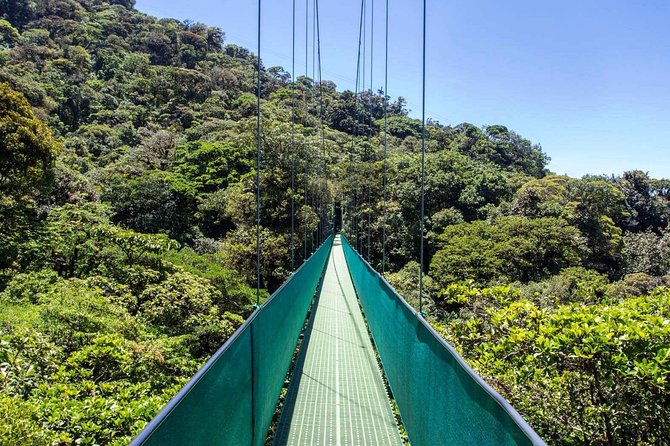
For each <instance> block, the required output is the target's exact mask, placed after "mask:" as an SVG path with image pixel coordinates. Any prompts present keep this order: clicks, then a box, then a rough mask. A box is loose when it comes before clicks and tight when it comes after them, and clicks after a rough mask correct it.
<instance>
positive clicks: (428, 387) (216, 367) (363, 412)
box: [131, 0, 544, 446]
mask: <svg viewBox="0 0 670 446" xmlns="http://www.w3.org/2000/svg"><path fill="white" fill-rule="evenodd" d="M309 2H310V0H306V19H305V26H306V28H305V38H306V41H307V38H308V35H309V27H308V20H309V14H307V11H308V8H309ZM313 2H314V3H313V5H314V7H313V14H314V23H313V32H314V44H313V50H314V53H315V54H314V56H313V71H314V67H315V66H317V62H316V57H317V54H318V84H319V85H321V48H320V37H319V34H320V30H319V14H318V4H319V1H318V0H313ZM295 5H296V3H295V0H293V66H292V69H293V73H295V29H296V7H295ZM258 6H259V7H258V57H259V60H260V50H261V47H260V42H261V1H260V0H259V2H258ZM423 7H424V10H423V29H424V33H423V34H424V36H423V60H424V64H423V73H424V74H423V116H422V120H423V138H422V172H421V190H422V192H421V202H420V209H421V213H420V215H421V224H420V231H421V232H420V233H421V234H423V233H424V230H423V221H424V215H423V208H424V179H425V173H424V172H425V170H424V161H423V160H424V156H425V137H426V135H425V59H426V55H425V47H426V45H425V26H426V25H425V24H426V1H425V0H424V2H423ZM366 8H367V5H366V0H362V1H361V16H360V32H359V51H358V67H357V76H356V98H357V100H358V97H359V85H360V84H359V82H360V80H361V78H360V75H361V60H363V61H364V60H365V56H363V59H361V43H362V42H363V43H364V42H365V40H366V39H365V34H364V33H365V23H366V20H365V19H366V14H367V12H366V11H367V9H366ZM372 14H374V0H372ZM372 23H374V21H373V22H372ZM372 47H373V45H372V43H371V48H372ZM307 48H308V46H307V44H306V46H305V57H306V59H307V55H308V54H307ZM363 49H365V46H363ZM386 60H387V63H386V69H385V71H386V73H385V87H384V88H385V92H386V91H387V90H388V0H387V1H386ZM371 61H372V58H371ZM370 65H372V62H371V63H370ZM370 70H371V71H370V72H371V73H372V67H370ZM364 72H365V65H364V64H363V73H364ZM305 73H307V66H306V67H305ZM292 76H293V79H292V86H293V87H292V104H293V109H294V112H293V116H292V123H293V128H295V122H296V117H295V106H296V104H295V74H293V75H292ZM313 77H314V75H313ZM371 77H372V74H371V75H370V78H371ZM363 79H364V76H363ZM257 83H258V85H257V87H258V88H257V90H258V102H257V106H258V123H257V125H258V134H257V136H258V138H257V169H256V173H257V177H256V181H257V183H256V199H257V206H256V217H257V228H258V230H257V240H256V247H257V251H256V266H257V277H258V283H257V290H258V293H257V302H256V309H255V311H254V312H253V313H252V314H251V315H250V317H249V318H248V319H247V320H246V322H245V323H244V324H243V325H242V326H241V327H240V328H239V329H238V330H237V331H236V332H235V334H234V335H233V336H232V337H231V338H230V339H229V340H228V341H227V342H226V343H225V344H224V345H223V346H222V347H221V348H220V349H219V350H218V351H217V352H216V353H215V354H214V355H213V356H212V358H211V359H210V360H209V361H208V362H207V363H206V364H205V365H204V366H203V367H202V368H201V369H200V370H199V371H198V373H197V374H196V375H195V376H194V377H193V378H192V379H191V380H190V381H189V382H188V384H187V385H186V386H184V388H183V389H181V391H180V392H179V393H178V394H177V395H176V396H175V397H174V398H173V399H172V400H171V401H170V402H169V403H168V405H167V406H166V407H165V408H164V409H163V410H162V411H161V412H160V413H159V414H158V416H156V417H155V418H154V419H153V420H152V421H151V422H150V423H149V424H148V425H147V426H146V427H145V429H144V430H143V431H142V432H141V433H140V434H139V435H138V436H137V437H136V438H135V439H134V440H133V442H132V443H131V446H153V445H156V446H157V445H197V446H199V445H231V446H232V445H235V446H237V445H252V446H260V445H268V444H273V445H277V446H281V445H335V446H341V445H366V446H367V445H370V446H373V445H403V444H406V443H410V444H412V445H414V446H417V445H418V446H424V445H425V446H435V445H544V442H543V440H542V439H541V438H540V437H539V436H538V435H537V434H536V433H535V432H534V431H533V429H532V428H531V427H530V426H529V425H528V424H527V423H526V422H525V421H524V420H523V418H522V417H521V416H520V415H519V414H518V413H517V412H516V410H515V409H514V408H513V407H512V406H511V405H510V404H509V403H508V402H507V401H505V399H504V398H502V397H501V396H500V395H499V394H498V393H497V392H496V391H495V390H494V389H492V388H491V387H490V386H489V385H488V384H487V383H486V382H485V381H484V380H483V379H482V378H481V377H479V376H478V375H477V374H476V373H475V372H474V371H473V370H472V369H471V368H470V367H469V366H468V365H467V364H466V363H465V361H464V360H463V359H462V358H461V357H460V356H459V355H458V354H457V353H456V351H455V350H454V349H453V347H451V346H450V345H449V344H448V343H447V342H446V341H444V339H442V338H441V337H440V336H439V334H438V333H437V332H435V330H434V329H433V328H432V327H431V326H430V324H429V323H427V322H426V320H425V319H424V316H423V314H422V312H421V309H422V297H423V280H422V279H423V270H424V268H423V267H424V259H423V257H424V256H423V241H424V240H423V239H424V237H423V236H421V237H420V240H421V249H420V261H421V262H420V263H421V271H422V273H421V274H420V280H419V283H418V289H419V309H418V310H416V309H414V308H413V307H412V306H410V305H409V304H408V303H407V302H406V301H405V300H404V299H403V298H402V296H400V295H399V294H398V293H397V292H396V291H395V290H394V289H393V287H391V285H389V283H388V282H387V281H386V280H385V279H384V277H383V272H384V265H385V257H386V232H385V227H384V232H383V239H384V240H382V246H383V254H382V262H381V265H382V274H379V273H378V272H377V271H375V270H374V268H372V266H371V265H370V264H369V263H368V262H367V261H366V258H368V259H369V258H370V251H369V247H370V244H371V242H370V232H369V230H370V222H369V218H370V217H369V213H368V224H367V228H368V235H367V248H368V252H367V256H366V258H364V257H363V256H361V255H360V254H359V252H358V251H357V250H356V249H355V248H354V247H352V245H351V244H350V242H349V240H348V239H347V237H346V235H345V233H349V234H350V235H352V236H353V237H355V239H356V240H357V241H359V240H360V239H361V238H362V239H364V238H365V237H361V234H359V233H358V230H359V229H358V228H359V226H360V225H359V221H357V218H358V217H356V216H354V215H349V220H348V222H347V225H346V227H345V229H346V230H345V231H344V233H343V232H338V233H335V231H333V229H334V227H335V226H338V227H339V226H340V225H339V224H338V225H335V224H334V220H335V219H336V218H335V216H333V215H328V209H327V205H326V199H325V197H324V196H321V199H320V201H319V200H318V197H317V204H318V206H319V212H318V214H319V218H320V221H319V227H318V230H317V231H316V233H315V234H309V235H308V234H307V232H306V230H305V233H304V238H305V240H304V247H305V255H304V257H305V260H304V262H303V263H302V265H301V266H300V267H299V268H297V270H295V271H294V272H293V274H292V275H291V276H290V278H289V279H288V280H287V281H286V282H285V283H284V284H283V285H282V286H281V287H280V288H279V289H278V290H277V291H275V292H274V293H273V294H272V296H271V297H270V298H269V299H267V300H266V301H265V302H263V303H262V304H261V303H260V289H261V286H260V285H261V284H260V277H261V261H260V259H261V256H260V254H261V253H260V223H261V209H260V194H261V189H260V171H261V166H262V165H261V155H262V154H261V122H262V121H261V68H260V63H259V64H258V79H257ZM362 83H363V84H364V83H365V81H364V80H363V81H362ZM370 85H372V80H371V79H370ZM363 89H364V88H361V90H363ZM385 94H386V93H385ZM321 96H322V95H319V98H321ZM320 100H321V99H320ZM320 113H323V104H320ZM385 127H386V119H385ZM320 130H321V144H323V140H324V137H323V125H322V124H321V125H320ZM386 133H387V132H385V134H386ZM356 136H361V135H359V134H358V133H356ZM291 139H292V154H291V157H292V171H291V187H292V193H291V200H292V201H291V210H292V216H291V218H292V223H291V262H292V264H294V263H295V254H296V253H295V246H296V243H295V239H296V234H295V214H296V202H295V195H296V194H295V183H296V178H295V176H296V172H295V156H296V155H295V153H296V148H295V130H292V138H291ZM354 144H355V138H352V149H353V146H354ZM352 151H353V150H352ZM305 153H306V151H305ZM386 153H387V144H386V138H384V178H383V185H384V214H385V213H386V205H385V203H386ZM305 161H307V160H305ZM308 165H309V163H307V162H306V163H305V166H308ZM306 168H307V167H306ZM325 170H326V169H324V175H325V174H326V172H325ZM308 174H309V172H307V171H306V172H305V197H304V200H305V204H307V197H308V190H307V189H308V182H307V177H308ZM319 193H323V191H318V193H317V195H318V194H319ZM361 196H363V197H364V196H365V194H362V195H361ZM367 197H368V201H369V200H370V193H369V189H368V194H367ZM359 199H360V197H359V196H358V195H356V196H354V197H352V198H350V200H349V202H350V203H351V201H352V200H353V202H354V204H356V200H359ZM369 205H370V203H368V206H369ZM346 210H347V208H345V209H344V211H345V212H346ZM331 211H332V209H331ZM349 214H351V212H349ZM384 218H385V215H384ZM354 228H355V229H354ZM308 238H312V239H313V240H316V241H317V243H319V242H320V247H319V248H318V249H316V250H315V251H314V252H313V253H312V254H311V255H310V256H309V257H308V256H307V246H308ZM355 245H356V246H357V247H359V246H360V245H359V243H358V242H357V243H355ZM307 257H308V258H307Z"/></svg>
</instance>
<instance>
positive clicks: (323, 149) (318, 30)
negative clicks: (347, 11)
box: [315, 0, 328, 241]
mask: <svg viewBox="0 0 670 446" xmlns="http://www.w3.org/2000/svg"><path fill="white" fill-rule="evenodd" d="M315 2H316V4H315V6H316V45H317V55H318V56H317V57H318V64H319V71H318V73H319V125H320V127H321V152H322V155H321V156H322V157H323V180H324V184H323V185H322V190H321V197H322V198H321V212H320V213H321V241H323V240H325V224H326V222H325V213H324V209H325V207H324V204H325V201H326V198H327V197H326V192H327V187H328V178H327V165H326V139H325V134H324V126H323V77H322V70H321V25H320V21H319V0H315Z"/></svg>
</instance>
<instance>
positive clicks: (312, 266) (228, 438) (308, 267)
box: [131, 236, 332, 446]
mask: <svg viewBox="0 0 670 446" xmlns="http://www.w3.org/2000/svg"><path fill="white" fill-rule="evenodd" d="M331 245H332V236H331V237H329V238H328V240H326V242H325V243H324V244H323V245H322V246H321V247H320V248H319V250H318V251H317V252H316V253H314V255H312V256H311V257H310V258H309V259H308V260H307V261H306V262H305V263H304V264H303V265H302V266H301V267H300V269H299V270H298V271H296V273H295V274H294V275H293V276H292V277H291V278H290V279H289V280H288V281H287V282H286V283H284V285H282V287H281V288H280V289H279V290H277V291H276V292H275V293H274V294H273V295H272V297H270V299H268V300H267V301H266V302H265V303H264V304H263V305H262V306H261V308H260V309H258V310H257V311H256V312H255V313H254V314H253V315H252V316H251V317H250V318H249V320H248V321H247V322H246V323H245V324H244V325H243V326H242V327H241V328H240V329H239V330H238V331H237V332H236V333H235V335H233V337H232V338H231V339H230V340H229V341H228V342H226V344H225V345H224V346H223V347H222V348H221V349H220V350H219V351H218V352H217V353H216V354H215V355H214V356H213V357H212V359H210V360H209V361H208V362H207V364H205V366H204V367H203V368H202V369H201V370H200V371H199V372H198V373H197V374H196V376H194V377H193V379H192V380H191V381H190V382H189V383H188V384H187V385H186V386H185V387H184V388H183V389H182V390H181V391H180V392H179V394H177V396H175V397H174V398H173V399H172V401H170V403H169V404H168V406H167V407H166V408H165V409H164V410H163V412H161V413H160V414H159V415H158V416H157V417H156V418H155V419H154V420H153V421H152V422H151V423H150V424H149V425H148V426H147V427H146V428H145V430H144V431H143V432H142V433H141V434H140V435H139V436H138V437H137V438H136V439H135V440H133V442H132V443H131V444H132V445H231V446H232V445H235V446H240V445H254V446H257V445H258V446H260V445H263V444H264V442H265V438H266V436H267V432H268V429H269V427H270V423H271V421H272V416H273V414H274V411H275V407H276V405H277V400H278V399H279V393H280V392H281V389H282V387H283V385H284V379H285V377H286V373H287V372H288V368H289V366H290V363H291V359H292V357H293V352H294V351H295V347H296V344H297V341H298V337H299V336H300V332H301V329H302V326H303V322H304V320H305V316H306V315H307V310H308V309H309V306H310V304H311V302H312V297H313V296H314V293H315V292H316V288H317V286H318V283H319V279H320V277H321V274H322V273H323V270H324V268H325V264H326V260H327V259H328V255H329V253H330V248H331ZM252 372H253V373H252Z"/></svg>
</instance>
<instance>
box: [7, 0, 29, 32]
mask: <svg viewBox="0 0 670 446" xmlns="http://www.w3.org/2000/svg"><path fill="white" fill-rule="evenodd" d="M0 11H3V13H2V17H4V18H5V19H7V20H8V21H9V22H10V23H12V24H13V25H15V26H16V27H17V28H18V29H19V31H23V26H24V25H25V24H26V23H28V22H29V21H30V19H31V18H32V17H33V14H34V7H33V3H32V2H31V1H30V0H0Z"/></svg>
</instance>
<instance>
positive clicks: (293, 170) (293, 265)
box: [291, 0, 295, 272]
mask: <svg viewBox="0 0 670 446" xmlns="http://www.w3.org/2000/svg"><path fill="white" fill-rule="evenodd" d="M292 42H293V43H292V47H291V49H292V59H291V272H294V271H295V0H293V31H292Z"/></svg>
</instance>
